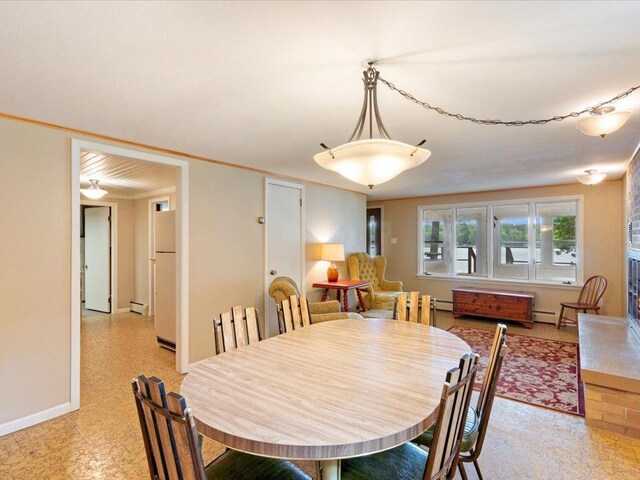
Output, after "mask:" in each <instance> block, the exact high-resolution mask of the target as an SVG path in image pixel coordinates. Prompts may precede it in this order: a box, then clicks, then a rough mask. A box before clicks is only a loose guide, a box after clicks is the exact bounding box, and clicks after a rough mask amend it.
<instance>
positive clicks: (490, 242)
mask: <svg viewBox="0 0 640 480" xmlns="http://www.w3.org/2000/svg"><path fill="white" fill-rule="evenodd" d="M488 213H489V214H488V215H487V235H488V238H487V249H488V251H487V278H493V252H494V246H493V242H494V241H495V236H496V235H495V231H494V228H493V216H494V213H493V205H488Z"/></svg>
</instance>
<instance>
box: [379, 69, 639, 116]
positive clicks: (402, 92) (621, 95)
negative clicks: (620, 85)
mask: <svg viewBox="0 0 640 480" xmlns="http://www.w3.org/2000/svg"><path fill="white" fill-rule="evenodd" d="M378 80H380V82H382V83H384V84H385V85H386V86H387V87H389V89H391V90H393V91H394V92H398V93H399V94H400V95H402V96H403V97H404V98H406V99H407V100H410V101H412V102H413V103H416V104H418V105H420V106H422V107H423V108H425V109H427V110H433V111H435V112H437V113H439V114H440V115H444V116H446V117H454V118H456V119H458V120H462V121H469V122H472V123H475V124H478V125H505V126H507V127H521V126H523V125H544V124H546V123H549V122H561V121H562V120H566V119H567V118H570V117H572V118H575V117H579V116H580V115H584V114H585V113H592V112H594V111H595V110H596V109H598V108H599V107H602V106H603V105H608V104H611V103H615V102H617V101H618V100H620V99H622V98H625V97H627V96H629V95H631V94H632V93H633V92H635V91H636V90H638V89H640V85H636V86H635V87H631V88H630V89H629V90H627V91H625V92H622V93H619V94H618V95H616V96H615V97H613V98H611V99H609V100H606V101H604V102H600V103H598V104H596V105H593V106H591V107H587V108H585V109H584V110H580V111H579V112H571V113H567V114H566V115H556V116H553V117H550V118H542V119H536V120H510V121H505V120H497V119H481V118H474V117H469V116H466V115H462V114H460V113H451V112H448V111H446V110H445V109H443V108H440V107H434V106H433V105H430V104H429V103H427V102H423V101H421V100H418V99H417V98H416V97H414V96H413V95H411V94H410V93H409V92H407V91H405V90H402V89H400V88H398V87H396V86H395V85H394V84H393V83H391V82H390V81H388V80H385V79H384V78H382V77H380V76H378Z"/></svg>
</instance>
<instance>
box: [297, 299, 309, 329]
mask: <svg viewBox="0 0 640 480" xmlns="http://www.w3.org/2000/svg"><path fill="white" fill-rule="evenodd" d="M300 316H301V317H302V326H303V327H308V326H309V325H311V313H310V310H309V301H308V300H307V297H300Z"/></svg>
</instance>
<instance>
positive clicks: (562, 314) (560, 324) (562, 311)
mask: <svg viewBox="0 0 640 480" xmlns="http://www.w3.org/2000/svg"><path fill="white" fill-rule="evenodd" d="M563 318H564V306H562V308H561V309H560V316H559V317H558V324H557V325H556V327H557V328H558V329H559V328H560V327H561V326H562V319H563Z"/></svg>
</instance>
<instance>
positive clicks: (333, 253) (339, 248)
mask: <svg viewBox="0 0 640 480" xmlns="http://www.w3.org/2000/svg"><path fill="white" fill-rule="evenodd" d="M320 260H327V261H329V262H344V245H343V244H342V243H323V244H322V248H321V251H320Z"/></svg>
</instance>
